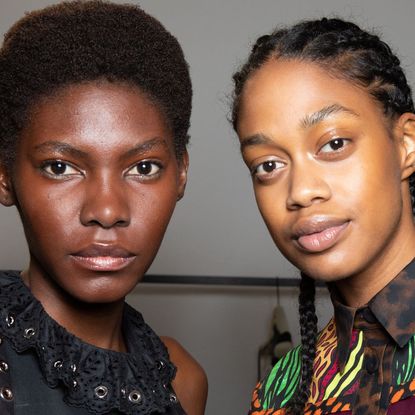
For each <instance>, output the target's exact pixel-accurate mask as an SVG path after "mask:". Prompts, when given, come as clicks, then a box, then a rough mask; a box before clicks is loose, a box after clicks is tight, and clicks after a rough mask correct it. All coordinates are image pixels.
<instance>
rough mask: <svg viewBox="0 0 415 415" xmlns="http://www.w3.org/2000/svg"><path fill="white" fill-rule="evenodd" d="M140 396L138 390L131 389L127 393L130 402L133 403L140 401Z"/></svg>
mask: <svg viewBox="0 0 415 415" xmlns="http://www.w3.org/2000/svg"><path fill="white" fill-rule="evenodd" d="M142 399H143V398H142V396H141V393H140V391H138V390H136V389H135V390H132V391H131V392H130V393H129V394H128V400H129V401H130V402H132V403H135V404H137V403H140V402H141V401H142Z"/></svg>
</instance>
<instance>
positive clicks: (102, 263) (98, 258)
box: [70, 244, 137, 272]
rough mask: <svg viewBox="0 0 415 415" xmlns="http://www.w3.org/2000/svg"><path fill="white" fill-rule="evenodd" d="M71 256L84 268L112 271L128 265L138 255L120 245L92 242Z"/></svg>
mask: <svg viewBox="0 0 415 415" xmlns="http://www.w3.org/2000/svg"><path fill="white" fill-rule="evenodd" d="M70 256H71V258H72V259H73V260H74V261H76V262H77V263H78V264H79V265H81V267H82V268H86V269H88V270H91V271H112V272H113V271H119V270H121V269H123V268H125V267H127V266H128V265H129V264H130V263H131V262H132V261H134V259H135V258H136V257H137V255H135V254H132V253H131V252H129V251H128V250H126V249H124V248H122V247H120V246H117V245H106V244H92V245H89V246H88V247H86V248H84V249H81V250H80V251H78V252H76V253H74V254H71V255H70Z"/></svg>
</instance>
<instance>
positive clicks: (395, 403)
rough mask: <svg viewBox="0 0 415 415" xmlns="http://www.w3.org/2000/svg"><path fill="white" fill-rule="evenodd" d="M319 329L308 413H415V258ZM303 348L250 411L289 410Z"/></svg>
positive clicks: (254, 414)
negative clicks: (377, 289)
mask: <svg viewBox="0 0 415 415" xmlns="http://www.w3.org/2000/svg"><path fill="white" fill-rule="evenodd" d="M332 301H333V306H334V317H333V319H332V320H331V321H330V322H329V323H328V325H327V326H326V327H325V328H324V329H323V331H322V332H321V333H320V334H319V338H318V341H317V353H316V358H315V360H314V378H313V381H312V385H311V394H310V398H309V400H308V403H307V405H306V409H305V412H304V413H305V415H312V414H313V415H324V414H332V415H334V414H336V415H363V414H364V415H373V414H377V415H385V414H387V415H394V414H395V415H397V414H400V415H402V414H415V259H414V260H413V261H412V262H411V263H410V264H409V265H408V266H407V267H406V268H405V269H404V270H403V271H402V272H400V273H399V274H398V276H397V277H396V278H395V279H393V280H392V281H391V282H390V283H389V284H388V285H387V286H386V287H385V288H384V289H382V290H381V291H380V292H379V293H378V294H377V295H376V296H375V297H374V298H373V299H372V300H371V301H370V302H369V303H368V304H367V305H366V306H364V307H361V308H351V307H347V306H345V305H343V304H342V303H341V302H340V301H339V300H338V298H337V296H336V294H335V293H332ZM300 362H301V348H300V347H297V348H295V349H293V350H291V351H290V352H289V353H288V354H287V355H286V356H285V357H283V358H282V359H281V360H280V361H278V363H277V364H276V365H275V366H274V368H273V369H272V370H271V371H270V373H269V374H268V375H267V376H266V377H265V379H264V380H263V381H261V382H260V383H259V384H258V385H257V387H256V389H255V390H254V394H253V399H252V405H251V410H250V412H249V414H250V415H283V414H285V412H286V411H285V409H284V408H285V407H286V406H287V402H288V401H289V400H290V399H291V398H292V397H293V396H294V395H295V392H296V388H297V385H298V383H299V379H300Z"/></svg>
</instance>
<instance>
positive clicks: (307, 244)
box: [297, 222, 349, 252]
mask: <svg viewBox="0 0 415 415" xmlns="http://www.w3.org/2000/svg"><path fill="white" fill-rule="evenodd" d="M348 225H349V222H346V223H344V224H342V225H339V226H333V227H331V228H327V229H325V230H324V231H321V232H317V233H313V234H310V235H304V236H300V237H299V238H298V239H297V242H298V244H299V245H300V247H301V248H303V249H304V250H306V251H308V252H323V251H326V250H327V249H330V248H331V247H332V246H333V245H335V244H336V242H337V241H338V240H339V238H340V236H341V235H342V234H343V232H344V230H345V229H346V228H347V226H348Z"/></svg>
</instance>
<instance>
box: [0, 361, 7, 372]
mask: <svg viewBox="0 0 415 415" xmlns="http://www.w3.org/2000/svg"><path fill="white" fill-rule="evenodd" d="M8 370H9V365H8V364H7V363H6V362H5V361H3V360H0V372H3V373H5V372H7V371H8Z"/></svg>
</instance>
